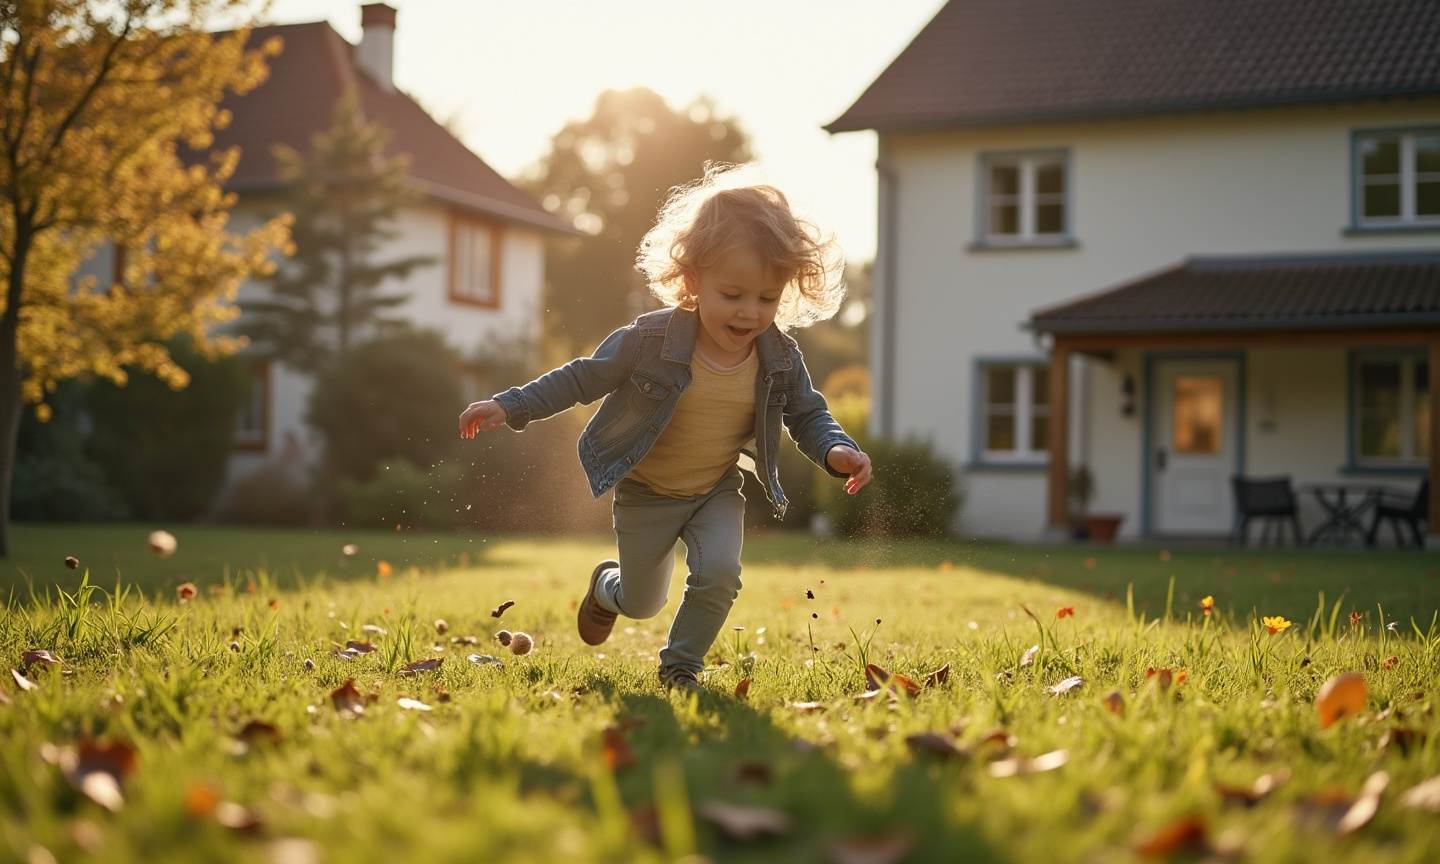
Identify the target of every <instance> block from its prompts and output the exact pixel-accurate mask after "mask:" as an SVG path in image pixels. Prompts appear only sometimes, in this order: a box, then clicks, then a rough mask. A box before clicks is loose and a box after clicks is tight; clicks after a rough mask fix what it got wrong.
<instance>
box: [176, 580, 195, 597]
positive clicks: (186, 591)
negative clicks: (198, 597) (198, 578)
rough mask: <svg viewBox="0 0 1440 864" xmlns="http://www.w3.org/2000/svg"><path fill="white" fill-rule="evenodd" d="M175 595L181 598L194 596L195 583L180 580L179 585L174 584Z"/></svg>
mask: <svg viewBox="0 0 1440 864" xmlns="http://www.w3.org/2000/svg"><path fill="white" fill-rule="evenodd" d="M175 596H177V597H179V598H180V599H181V600H189V599H190V598H192V597H194V596H195V583H194V582H181V583H180V584H179V585H176V586H175Z"/></svg>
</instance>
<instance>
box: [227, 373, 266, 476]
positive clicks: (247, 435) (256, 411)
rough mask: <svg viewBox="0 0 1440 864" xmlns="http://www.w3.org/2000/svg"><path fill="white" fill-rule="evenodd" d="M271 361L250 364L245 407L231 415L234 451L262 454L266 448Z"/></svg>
mask: <svg viewBox="0 0 1440 864" xmlns="http://www.w3.org/2000/svg"><path fill="white" fill-rule="evenodd" d="M270 373H271V362H270V361H269V360H260V359H257V360H253V361H251V363H250V395H249V400H248V402H247V404H245V405H242V406H241V407H240V411H239V413H237V414H236V415H235V438H234V442H233V446H234V448H235V449H236V450H246V451H251V452H257V453H264V452H266V451H268V450H269V449H270V399H271V396H270V393H271V382H270Z"/></svg>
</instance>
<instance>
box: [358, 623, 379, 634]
mask: <svg viewBox="0 0 1440 864" xmlns="http://www.w3.org/2000/svg"><path fill="white" fill-rule="evenodd" d="M360 630H361V631H362V632H364V633H374V634H376V635H377V636H384V635H385V628H384V627H381V626H380V625H378V624H362V625H361V626H360Z"/></svg>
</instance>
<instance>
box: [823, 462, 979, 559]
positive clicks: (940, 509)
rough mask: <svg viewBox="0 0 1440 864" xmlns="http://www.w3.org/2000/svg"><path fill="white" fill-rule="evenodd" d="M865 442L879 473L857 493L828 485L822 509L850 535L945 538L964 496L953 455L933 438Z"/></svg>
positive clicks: (840, 532)
mask: <svg viewBox="0 0 1440 864" xmlns="http://www.w3.org/2000/svg"><path fill="white" fill-rule="evenodd" d="M864 446H865V451H866V452H867V453H868V454H869V455H870V459H871V462H872V463H873V464H874V466H875V476H874V478H873V479H872V480H871V481H870V484H869V485H868V486H866V487H865V489H864V490H863V491H861V492H860V494H858V495H846V494H845V490H844V488H843V487H842V486H840V485H839V484H835V485H834V486H833V487H831V488H829V489H827V490H826V491H825V493H824V494H823V496H822V503H821V509H822V511H823V512H824V513H825V515H827V516H828V517H829V518H830V524H831V526H832V527H833V528H834V530H835V531H836V532H837V533H838V534H841V535H843V536H847V537H944V536H946V535H948V534H949V533H950V529H951V525H952V524H953V523H954V520H955V515H956V514H957V513H958V512H959V511H960V505H961V503H962V502H963V497H962V495H961V493H960V491H959V489H958V487H957V485H956V482H955V474H954V471H953V469H952V468H951V466H950V463H949V461H948V460H946V459H945V458H944V457H942V456H939V455H938V454H936V453H935V450H934V447H933V445H931V444H929V443H928V442H915V441H910V442H905V443H895V442H891V441H886V440H882V439H876V440H871V441H870V442H868V443H867V444H865V445H864Z"/></svg>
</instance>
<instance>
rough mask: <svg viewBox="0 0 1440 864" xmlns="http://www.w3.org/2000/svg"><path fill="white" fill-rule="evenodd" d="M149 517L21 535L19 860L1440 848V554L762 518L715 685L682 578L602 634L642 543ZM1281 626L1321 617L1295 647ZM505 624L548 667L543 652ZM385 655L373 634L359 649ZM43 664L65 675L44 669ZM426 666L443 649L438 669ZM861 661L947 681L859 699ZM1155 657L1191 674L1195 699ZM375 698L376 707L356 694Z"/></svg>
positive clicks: (956, 855)
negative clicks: (688, 647) (992, 535)
mask: <svg viewBox="0 0 1440 864" xmlns="http://www.w3.org/2000/svg"><path fill="white" fill-rule="evenodd" d="M152 527H153V526H84V527H76V526H36V525H16V526H13V528H12V535H11V545H12V549H13V550H14V551H13V554H12V557H11V558H10V559H8V560H5V561H3V562H0V588H3V589H4V590H5V591H6V593H7V594H8V595H9V597H10V601H9V603H8V606H7V609H6V611H5V612H3V613H0V615H3V618H0V655H3V658H4V664H5V666H6V668H5V669H4V670H0V672H3V673H4V677H3V678H0V861H7V860H27V858H28V859H29V860H48V859H46V858H45V857H44V855H43V854H42V852H41V851H39V850H42V849H43V850H45V851H48V852H49V854H50V855H52V856H53V857H54V858H55V859H57V860H60V861H71V860H76V861H89V860H96V861H100V860H103V861H107V862H109V861H142V860H143V861H145V862H147V864H149V862H159V861H177V862H178V861H200V860H206V861H251V860H254V861H263V860H267V856H269V857H270V859H271V860H275V859H276V858H277V857H279V858H281V859H283V856H285V855H287V854H291V855H297V856H298V857H295V858H291V859H283V860H294V861H296V862H299V861H306V860H324V861H336V862H338V861H381V860H384V861H388V860H407V861H408V860H433V861H450V860H495V861H512V862H529V861H562V860H563V861H652V860H653V861H672V860H676V859H678V858H681V857H683V856H685V855H690V854H699V855H702V856H705V857H707V858H710V859H712V860H717V861H747V862H748V861H784V862H791V861H821V862H824V861H835V862H847V861H861V860H864V861H875V862H884V861H901V860H905V861H917V862H918V861H966V860H974V861H1016V862H1030V861H1081V862H1092V861H1111V860H1121V861H1124V860H1146V859H1153V858H1160V857H1165V856H1166V855H1169V854H1170V853H1172V852H1173V853H1174V854H1175V855H1177V856H1180V857H1185V856H1190V857H1194V856H1196V855H1201V856H1203V855H1204V854H1210V855H1213V856H1216V857H1218V858H1221V859H1224V860H1254V861H1292V860H1323V861H1355V862H1360V861H1364V862H1373V861H1377V860H1379V861H1415V862H1420V861H1429V860H1431V859H1432V858H1433V855H1434V850H1435V849H1437V848H1440V823H1437V820H1436V815H1435V813H1434V812H1432V811H1430V810H1427V809H1425V808H1424V807H1423V806H1411V805H1413V804H1415V801H1414V800H1412V799H1416V798H1418V797H1419V796H1407V795H1406V792H1407V791H1408V790H1410V789H1412V788H1414V787H1416V786H1417V785H1418V784H1420V783H1422V782H1423V781H1426V780H1427V779H1428V778H1430V777H1432V776H1435V775H1437V774H1440V720H1437V719H1436V717H1435V714H1434V711H1433V705H1434V703H1435V702H1436V701H1437V697H1440V692H1437V691H1440V685H1437V681H1440V626H1435V625H1433V624H1432V622H1433V621H1434V616H1435V613H1436V610H1437V609H1440V573H1437V569H1440V561H1437V559H1436V557H1435V556H1433V555H1421V554H1415V553H1410V554H1404V553H1398V552H1383V553H1364V552H1358V551H1355V552H1350V551H1340V552H1336V551H1324V552H1317V551H1309V550H1306V551H1300V552H1295V551H1290V550H1285V551H1275V550H1232V549H1218V550H1217V549H1181V548H1176V549H1161V548H1158V547H1152V548H1126V547H1116V548H1096V547H1084V546H1057V547H1019V546H1009V545H1002V544H968V543H935V542H875V541H867V542H863V543H862V542H843V541H821V540H816V539H815V538H811V537H802V536H787V535H763V534H756V535H753V536H751V537H749V538H747V548H746V555H745V557H746V570H745V582H746V587H745V589H744V590H743V591H742V592H741V596H740V599H739V601H738V603H737V605H736V607H735V610H734V611H733V612H732V614H731V622H730V623H731V624H732V625H734V626H735V627H738V628H744V629H743V630H727V631H726V632H725V633H724V634H722V639H721V641H720V643H719V644H717V645H716V646H715V649H714V652H713V657H712V666H711V668H710V669H709V670H708V672H707V676H706V679H707V680H706V684H707V692H706V693H705V694H703V696H702V697H701V698H699V699H698V700H688V699H685V698H682V697H679V696H674V695H669V694H666V693H665V692H663V691H660V690H659V689H658V688H657V686H656V683H655V662H656V660H655V655H656V652H657V651H658V650H659V648H660V647H661V645H662V644H663V640H664V633H665V630H666V628H667V627H668V625H669V620H670V616H671V615H672V614H673V612H674V609H675V605H676V602H677V601H678V593H679V590H680V588H681V584H680V582H679V580H678V578H677V581H676V583H675V586H674V591H673V593H672V597H671V602H670V604H669V605H668V606H667V607H666V609H665V610H664V612H662V613H661V615H660V617H658V618H655V619H652V620H649V621H633V622H632V621H628V620H624V619H622V621H621V622H620V626H619V627H618V628H617V630H616V633H615V636H614V637H613V638H612V639H611V641H610V642H608V643H606V644H605V645H604V646H601V647H599V648H588V647H586V646H584V645H582V644H581V643H580V641H579V639H578V637H577V636H576V635H575V633H574V605H575V601H576V600H577V599H578V596H579V593H580V592H581V591H582V590H583V586H584V582H585V579H586V577H587V576H588V574H589V572H590V568H591V567H592V566H593V564H594V562H595V561H596V560H597V559H599V558H600V557H603V556H605V555H607V554H609V553H610V551H611V547H610V545H609V540H608V538H604V537H596V538H588V539H587V538H578V539H576V538H563V539H562V538H520V539H508V538H493V537H492V538H483V537H469V536H443V535H422V534H413V533H397V534H357V533H354V532H337V531H323V532H321V531H294V532H279V531H263V532H262V531H248V530H240V529H228V528H213V527H198V526H180V527H173V526H172V527H171V528H170V530H171V531H173V532H174V534H175V535H176V537H177V538H178V540H179V546H178V550H177V551H176V552H175V554H174V555H172V556H171V557H169V558H166V559H163V560H162V559H158V558H155V557H153V556H151V555H150V554H149V553H148V552H147V551H146V535H147V534H148V533H149V531H150V530H151V528H152ZM347 544H354V545H355V547H356V548H355V549H353V550H352V554H346V552H345V551H344V547H345V546H346V545H347ZM66 556H74V557H75V558H77V559H79V561H80V562H81V566H80V567H79V569H76V570H70V569H68V568H67V567H66V564H65V558H66ZM381 562H384V564H383V566H382V563H381ZM87 571H88V574H89V575H88V579H89V581H88V583H85V582H82V579H83V578H85V574H86V573H87ZM385 572H388V574H389V575H382V573H385ZM185 583H191V584H193V585H194V586H195V589H196V594H195V596H194V597H193V598H192V599H190V600H188V601H186V602H184V603H181V602H180V601H179V600H178V597H177V588H178V587H179V586H181V585H183V584H185ZM117 586H118V588H117ZM92 588H93V593H92ZM807 592H808V594H807ZM117 593H118V594H119V595H120V596H119V597H116V596H115V594H117ZM810 595H813V599H812V597H811V596H810ZM1206 596H1210V597H1213V598H1214V600H1215V611H1214V614H1213V615H1211V616H1209V617H1206V616H1204V615H1203V614H1202V609H1201V600H1202V598H1204V597H1206ZM1322 598H1323V599H1322ZM507 600H513V601H514V604H515V605H514V606H513V607H511V608H509V609H508V610H507V611H505V612H504V614H503V618H501V619H499V620H497V619H496V618H495V617H493V616H492V614H491V611H492V610H494V609H496V608H497V607H499V606H500V604H502V603H503V602H504V601H507ZM1069 608H1073V610H1074V614H1073V616H1070V615H1066V616H1065V617H1063V618H1061V617H1057V614H1058V613H1059V611H1060V610H1062V609H1069ZM1027 610H1028V613H1033V617H1032V614H1028V613H1027ZM1352 613H1353V614H1354V615H1355V616H1357V617H1356V621H1355V623H1353V624H1352V623H1351V615H1352ZM1259 616H1281V617H1284V618H1286V619H1288V620H1290V621H1292V622H1294V623H1293V626H1291V627H1290V628H1288V629H1287V630H1284V631H1282V632H1279V633H1276V634H1273V635H1272V634H1270V633H1268V632H1267V631H1266V629H1265V628H1264V627H1262V626H1260V625H1259V624H1258V622H1257V618H1258V617H1259ZM437 619H443V620H444V621H445V622H447V625H448V629H447V632H446V633H444V634H443V635H442V634H440V633H439V632H438V631H437V627H436V623H435V622H436V621H437ZM1391 622H1393V623H1394V624H1395V627H1394V629H1393V630H1391V629H1387V627H1386V625H1387V624H1389V623H1391ZM367 625H369V627H371V628H372V629H371V630H368V631H367V630H365V629H364V628H365V627H366V626H367ZM502 626H503V627H506V628H509V629H510V630H517V631H524V632H525V633H527V634H530V635H531V636H532V637H533V639H534V643H535V647H534V650H533V651H531V652H530V653H529V654H526V655H524V656H516V655H513V654H511V653H509V652H508V651H507V650H506V649H504V648H503V647H501V646H500V645H499V644H498V643H496V642H495V641H494V640H493V635H494V633H495V632H496V631H497V630H498V629H500V628H501V627H502ZM376 628H378V629H379V630H383V631H384V632H383V633H381V632H375V629H376ZM464 637H474V639H475V640H476V641H475V643H474V644H469V643H468V642H467V641H466V640H465V638H464ZM350 640H359V641H369V642H372V643H373V644H374V645H375V649H376V650H374V651H373V652H372V653H369V654H362V655H359V656H356V657H353V658H352V659H342V658H341V657H339V656H337V649H338V648H340V647H343V645H344V643H345V642H347V641H350ZM457 640H459V641H457ZM1037 645H1038V646H1039V649H1038V650H1037V651H1035V652H1033V653H1032V655H1031V658H1030V662H1022V660H1023V658H1024V656H1025V655H1026V654H1027V649H1030V648H1032V646H1037ZM31 650H46V651H49V652H51V653H52V654H53V655H55V656H56V657H58V658H59V659H61V660H62V661H63V663H64V667H63V669H60V670H53V669H47V668H46V664H43V663H36V664H35V665H33V666H32V668H31V670H30V673H29V675H28V676H22V677H20V678H17V677H14V676H13V675H12V674H11V673H10V672H9V671H8V670H9V668H10V667H15V668H17V669H21V668H23V667H24V664H25V660H24V657H23V654H24V652H26V651H31ZM473 654H487V655H492V656H494V657H495V658H497V659H498V660H500V662H501V663H503V667H498V666H495V665H491V664H488V663H476V662H472V661H470V660H467V657H469V656H470V655H473ZM427 659H439V660H441V662H440V664H439V668H438V669H436V670H434V671H422V672H419V673H418V674H413V675H407V674H404V672H405V669H404V667H405V666H406V665H408V664H411V663H413V662H415V661H422V660H427ZM307 660H309V661H311V662H310V663H307V662H306V661H307ZM865 661H868V662H869V663H871V664H874V665H875V666H877V667H879V668H881V669H883V670H888V671H889V672H891V673H899V674H900V675H903V676H907V677H908V678H909V679H912V680H913V681H915V682H917V683H918V684H920V685H924V684H925V682H926V680H927V678H928V677H929V676H930V674H931V673H933V672H935V671H936V670H939V669H941V668H945V667H947V666H948V677H947V678H946V679H945V680H944V682H943V683H936V684H933V685H931V686H921V687H920V689H919V691H918V693H916V694H915V695H914V696H913V697H912V696H909V695H899V694H903V693H905V692H906V690H905V688H904V687H899V686H898V685H897V695H896V696H895V697H894V698H891V696H890V692H891V691H888V690H887V691H883V692H882V693H881V695H880V696H878V697H872V698H857V697H860V696H862V694H864V693H865V692H866V689H865V688H866V676H865V672H864V662H865ZM1150 670H1156V672H1157V673H1158V670H1170V671H1169V676H1168V677H1169V678H1170V680H1171V682H1172V683H1171V685H1170V686H1169V688H1168V689H1162V687H1161V686H1160V682H1161V680H1162V679H1163V678H1165V677H1166V676H1165V675H1164V674H1163V673H1158V674H1153V675H1152V674H1147V672H1149V671H1150ZM1182 671H1183V673H1184V674H1183V676H1182V674H1181V673H1182ZM1348 671H1355V672H1360V673H1362V674H1363V676H1364V679H1365V682H1366V685H1367V695H1366V698H1365V701H1364V706H1363V709H1362V711H1361V713H1360V716H1359V717H1351V718H1345V719H1342V720H1340V721H1339V722H1337V723H1335V724H1334V725H1333V726H1331V727H1329V728H1321V725H1320V722H1319V716H1318V712H1317V709H1316V694H1317V691H1318V690H1319V689H1320V687H1321V685H1322V684H1323V683H1324V682H1325V681H1326V680H1327V679H1330V678H1331V677H1333V676H1335V675H1337V674H1340V673H1343V672H1348ZM57 672H58V673H59V674H57ZM1075 677H1078V678H1080V679H1082V680H1083V683H1081V684H1078V685H1076V686H1074V688H1073V689H1070V690H1068V691H1064V692H1052V688H1057V687H1058V686H1059V685H1061V684H1062V682H1065V681H1066V680H1067V679H1072V678H1075ZM1182 677H1183V681H1181V680H1180V679H1181V678H1182ZM351 679H353V681H354V687H355V688H356V689H357V690H358V693H359V694H360V696H361V698H363V699H369V701H367V702H366V704H365V705H364V708H363V711H362V712H360V716H349V715H347V714H346V713H345V712H342V711H341V710H339V708H338V707H337V704H336V699H335V698H332V695H331V694H332V693H333V692H335V691H337V690H338V689H339V688H341V687H342V685H344V684H345V682H346V681H347V680H351ZM746 679H748V682H749V683H748V694H747V695H746V696H745V698H743V699H741V698H737V697H736V695H735V694H736V688H737V685H739V684H740V682H741V681H742V680H746ZM27 684H34V685H35V687H34V688H33V689H30V688H27V687H25V685H27ZM1061 689H1062V690H1063V688H1061ZM369 697H373V699H370V698H369ZM402 698H405V699H412V700H415V702H417V703H423V706H424V707H419V706H417V705H415V704H412V703H406V705H402V704H400V703H399V701H398V700H400V699H402ZM407 706H408V707H407ZM425 708H428V709H430V710H425ZM1117 712H1118V713H1117ZM257 721H258V722H260V723H263V724H269V725H268V726H266V725H255V723H256V722H257ZM272 730H273V731H272ZM106 748H110V749H106ZM131 748H133V751H134V755H133V763H132V762H131V761H130V759H129V756H128V754H129V753H130V750H131ZM107 754H108V755H109V757H110V763H107V762H106V761H105V759H104V758H103V757H105V756H106V755H107ZM1057 754H1058V755H1057ZM117 757H125V758H123V759H119V760H118V761H117ZM1037 757H1038V758H1037ZM67 760H68V761H67ZM76 760H78V764H77V763H76ZM106 764H118V765H119V767H112V768H111V769H110V770H111V771H113V773H115V774H118V775H120V776H121V786H120V789H119V792H120V796H122V798H123V800H122V799H121V798H117V797H116V796H115V795H114V790H113V788H111V787H110V786H109V785H108V782H109V781H107V779H106V778H107V777H109V776H110V775H109V774H106V773H104V772H103V771H102V772H100V773H96V771H95V770H94V769H95V768H96V766H100V767H104V766H105V765H106ZM67 768H68V769H69V770H66V769H67ZM1042 769H1048V770H1042ZM1382 772H1383V773H1382ZM1261 778H1269V781H1267V782H1270V783H1272V784H1273V785H1274V786H1275V788H1274V789H1273V791H1270V792H1268V794H1265V795H1263V796H1262V797H1260V798H1259V800H1258V801H1254V802H1250V801H1244V800H1241V798H1242V796H1241V795H1240V794H1239V793H1237V792H1235V791H1234V790H1233V789H1232V788H1231V787H1246V788H1247V789H1249V788H1250V787H1251V786H1252V784H1255V783H1256V782H1257V781H1258V780H1261ZM1282 780H1283V782H1279V781H1282ZM1367 780H1368V782H1369V783H1370V784H1371V785H1370V788H1371V789H1372V790H1378V789H1380V788H1381V784H1382V782H1383V784H1384V786H1383V792H1380V793H1379V794H1378V798H1373V797H1366V796H1363V795H1362V789H1363V788H1365V787H1366V784H1367ZM107 790H109V791H107ZM1251 797H1254V796H1253V795H1252V796H1251ZM1357 799H1358V803H1357ZM1376 801H1378V806H1377V807H1376V808H1375V810H1374V814H1373V818H1369V819H1365V818H1362V817H1364V816H1365V815H1366V810H1367V805H1368V804H1370V803H1374V802H1376ZM97 802H108V804H109V807H106V806H102V803H97ZM1352 805H1354V806H1353V807H1352ZM1347 812H1349V813H1350V817H1349V818H1350V821H1349V822H1344V821H1343V818H1344V816H1345V814H1346V813H1347ZM1337 825H1339V826H1343V827H1337ZM1167 831H1170V832H1173V836H1174V837H1175V838H1178V839H1177V842H1175V843H1169V842H1165V839H1164V838H1165V837H1166V832H1167ZM1157 838H1159V840H1157ZM1187 838H1188V842H1178V841H1179V840H1186V839H1187ZM1147 844H1149V845H1147ZM1172 847H1173V848H1172ZM307 853H308V857H307ZM862 853H864V854H868V855H870V857H863V855H862ZM1160 853H1164V854H1163V855H1162V854H1160Z"/></svg>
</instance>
